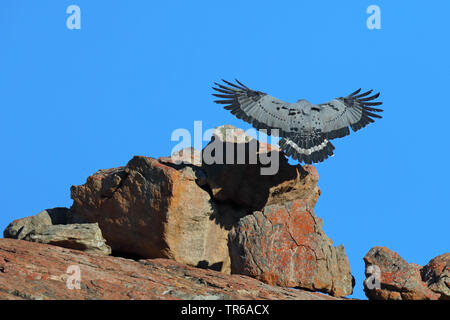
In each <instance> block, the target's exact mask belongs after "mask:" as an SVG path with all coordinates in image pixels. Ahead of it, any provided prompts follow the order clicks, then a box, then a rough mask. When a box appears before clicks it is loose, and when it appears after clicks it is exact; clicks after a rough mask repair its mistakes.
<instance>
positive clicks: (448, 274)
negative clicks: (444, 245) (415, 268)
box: [420, 253, 450, 300]
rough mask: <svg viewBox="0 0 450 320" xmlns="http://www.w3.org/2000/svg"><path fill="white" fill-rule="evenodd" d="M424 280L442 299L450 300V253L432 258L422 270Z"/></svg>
mask: <svg viewBox="0 0 450 320" xmlns="http://www.w3.org/2000/svg"><path fill="white" fill-rule="evenodd" d="M420 272H421V275H422V280H423V281H424V282H425V283H426V284H427V286H428V288H430V289H431V291H433V292H436V293H437V294H440V297H439V298H440V299H441V300H450V253H444V254H442V255H440V256H437V257H436V258H433V259H431V260H430V262H428V263H427V265H426V266H424V267H423V268H422V269H421V270H420Z"/></svg>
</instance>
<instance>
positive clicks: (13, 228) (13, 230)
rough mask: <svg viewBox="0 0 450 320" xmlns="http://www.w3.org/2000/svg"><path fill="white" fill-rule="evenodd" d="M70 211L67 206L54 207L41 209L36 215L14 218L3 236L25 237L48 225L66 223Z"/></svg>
mask: <svg viewBox="0 0 450 320" xmlns="http://www.w3.org/2000/svg"><path fill="white" fill-rule="evenodd" d="M68 212H69V209H67V208H53V209H47V210H44V211H41V212H39V213H38V214H36V215H34V216H30V217H26V218H21V219H17V220H14V221H13V222H11V223H10V224H9V225H8V226H7V227H6V229H5V230H4V231H3V237H5V238H13V239H23V238H25V237H26V236H27V235H28V234H29V233H30V232H35V233H36V232H39V230H41V229H42V228H46V227H47V226H51V225H59V224H66V223H67V213H68Z"/></svg>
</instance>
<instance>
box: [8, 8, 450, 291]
mask: <svg viewBox="0 0 450 320" xmlns="http://www.w3.org/2000/svg"><path fill="white" fill-rule="evenodd" d="M342 3H343V2H342V1H341V2H338V1H332V0H328V1H324V0H322V1H298V0H297V1H245V2H243V1H231V0H229V1H226V2H225V1H221V2H219V1H167V2H162V1H159V2H156V1H137V0H136V1H123V0H122V1H100V0H96V1H86V0H72V1H65V0H60V1H53V0H39V1H35V0H33V1H32V0H29V1H20V0H14V1H13V0H3V1H1V4H0V37H1V40H2V46H1V50H0V123H1V126H0V139H1V140H0V141H1V146H2V148H1V149H2V157H1V158H0V166H1V168H2V169H3V172H2V183H1V184H0V194H1V195H2V196H1V198H2V213H1V216H0V229H1V230H3V229H4V228H5V227H6V226H7V224H8V223H9V222H10V221H11V220H13V219H17V218H21V217H24V216H29V215H33V214H35V213H37V212H39V211H41V210H42V209H45V208H51V207H56V206H70V205H71V204H72V201H71V199H70V190H69V189H70V186H71V185H78V184H83V183H84V182H85V180H86V178H87V177H88V176H89V175H90V174H92V173H93V172H95V171H96V170H98V169H104V168H111V167H116V166H120V165H124V164H126V163H127V161H128V160H129V159H130V158H132V156H133V155H148V156H152V157H159V156H166V155H169V154H170V151H171V150H172V148H173V146H174V145H175V144H176V142H171V141H170V136H171V133H172V131H173V130H174V129H177V128H186V129H190V130H193V123H194V121H195V120H201V121H203V127H204V128H205V129H206V128H213V127H216V126H219V125H222V124H232V125H235V126H238V127H241V128H243V129H248V128H250V126H249V125H248V124H246V123H244V122H242V121H240V120H238V119H235V118H234V117H233V116H232V115H231V114H229V113H228V112H227V111H225V110H223V109H222V108H221V107H220V106H219V105H216V104H214V103H213V102H212V101H213V97H212V96H211V95H210V94H211V92H212V90H211V85H212V83H213V81H217V80H219V79H221V78H225V79H234V78H238V79H239V80H241V81H242V82H244V83H245V84H246V85H248V86H249V87H251V88H254V89H258V90H261V91H265V92H268V93H270V94H271V95H273V96H276V97H278V98H280V99H283V100H287V101H291V102H295V101H296V100H297V99H299V98H305V99H307V100H309V101H311V102H313V103H321V102H325V101H328V100H331V99H333V98H335V97H339V96H343V95H346V94H349V93H351V92H352V91H354V90H356V89H358V88H359V87H362V88H364V89H372V88H373V89H375V90H377V91H381V94H382V95H381V98H380V99H381V100H382V101H383V102H384V104H383V108H384V109H385V112H384V113H383V116H384V118H383V119H381V120H378V121H377V122H376V123H375V124H371V125H369V126H368V127H367V128H365V129H364V130H361V131H359V132H358V133H352V134H351V135H350V136H348V137H346V138H345V139H340V140H335V141H334V142H333V143H334V145H335V146H336V150H335V157H333V158H331V159H329V160H327V161H326V162H324V163H322V164H318V165H316V168H317V170H318V172H319V176H320V180H319V185H320V187H321V189H322V195H321V197H320V199H319V201H318V204H317V206H316V213H317V215H318V216H320V217H322V218H323V219H324V230H325V232H326V233H327V235H328V236H329V237H330V238H332V239H333V241H334V243H335V244H336V245H338V244H341V243H342V244H344V246H345V248H346V252H347V255H348V257H349V261H350V265H351V269H352V273H353V274H354V276H355V278H356V287H355V290H354V291H355V293H354V295H353V297H356V298H365V296H364V293H363V291H362V281H363V279H364V263H363V260H362V258H363V256H364V255H365V254H366V253H367V252H368V251H369V249H370V248H371V247H373V246H375V245H379V246H387V247H389V248H390V249H392V250H394V251H396V252H398V253H399V254H400V255H401V256H402V257H403V258H405V259H406V260H407V261H408V262H415V263H418V264H421V265H423V264H426V263H427V262H428V261H429V260H430V259H431V258H433V257H435V256H436V255H439V254H442V253H444V252H449V249H450V241H449V237H448V225H449V222H450V218H449V214H448V213H449V209H448V207H449V205H448V198H449V187H448V181H450V169H449V167H448V157H449V154H450V152H449V148H448V142H447V137H448V135H449V134H448V130H449V125H448V119H449V117H450V106H449V103H448V98H447V92H448V85H449V80H450V60H449V59H448V57H449V56H450V46H449V42H448V41H447V39H448V33H449V31H450V30H449V25H448V16H447V15H448V12H450V2H448V1H434V2H431V3H430V2H426V1H414V2H408V1H395V2H394V1H379V0H370V1H364V0H351V1H350V0H348V1H345V5H344V4H342ZM72 4H76V5H78V6H79V7H80V8H81V29H80V30H69V29H68V28H67V27H66V19H67V17H68V16H69V15H68V14H67V13H66V8H67V7H68V6H69V5H72ZM372 4H376V5H378V6H379V7H380V9H381V27H382V28H381V30H369V29H368V28H367V26H366V19H367V18H368V16H369V15H368V14H367V13H366V9H367V7H368V6H369V5H372Z"/></svg>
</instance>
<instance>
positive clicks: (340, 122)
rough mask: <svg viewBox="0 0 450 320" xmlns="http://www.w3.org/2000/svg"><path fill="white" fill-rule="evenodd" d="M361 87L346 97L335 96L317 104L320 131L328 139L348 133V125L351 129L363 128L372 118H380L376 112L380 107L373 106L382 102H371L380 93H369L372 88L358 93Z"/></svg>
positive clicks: (379, 110)
mask: <svg viewBox="0 0 450 320" xmlns="http://www.w3.org/2000/svg"><path fill="white" fill-rule="evenodd" d="M360 92H361V89H359V90H357V91H355V92H353V93H352V94H349V95H348V96H346V97H341V98H336V99H333V100H331V101H329V102H326V103H322V104H319V105H318V106H319V108H320V112H319V114H318V117H319V119H320V123H321V128H320V129H321V131H322V132H323V133H324V134H325V135H326V137H327V138H328V139H335V138H341V137H344V136H346V135H348V134H350V130H349V128H348V127H349V126H350V127H351V128H352V130H353V131H358V130H359V129H361V128H364V127H365V126H366V125H368V124H369V123H371V122H374V120H373V118H381V116H380V115H378V114H377V112H382V111H383V110H382V109H376V108H373V106H378V105H381V104H382V102H380V101H376V102H373V101H372V100H375V99H376V98H378V97H379V96H380V93H377V94H374V95H372V96H371V95H370V94H371V93H372V90H370V91H367V92H364V93H360Z"/></svg>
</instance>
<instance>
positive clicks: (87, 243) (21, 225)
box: [3, 208, 111, 255]
mask: <svg viewBox="0 0 450 320" xmlns="http://www.w3.org/2000/svg"><path fill="white" fill-rule="evenodd" d="M68 212H69V209H67V208H54V209H47V210H44V211H41V212H40V213H38V214H37V215H34V216H31V217H26V218H22V219H18V220H15V221H13V222H12V223H10V224H9V225H8V227H7V228H6V229H5V231H4V232H3V236H4V237H5V238H13V239H22V240H27V241H32V242H39V243H48V244H52V245H56V246H60V247H64V248H72V249H77V250H82V251H86V252H92V253H96V254H101V255H108V254H111V248H110V247H109V246H108V245H106V243H105V239H103V237H102V232H101V230H100V228H99V227H98V224H97V223H88V224H66V223H67V214H68Z"/></svg>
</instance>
